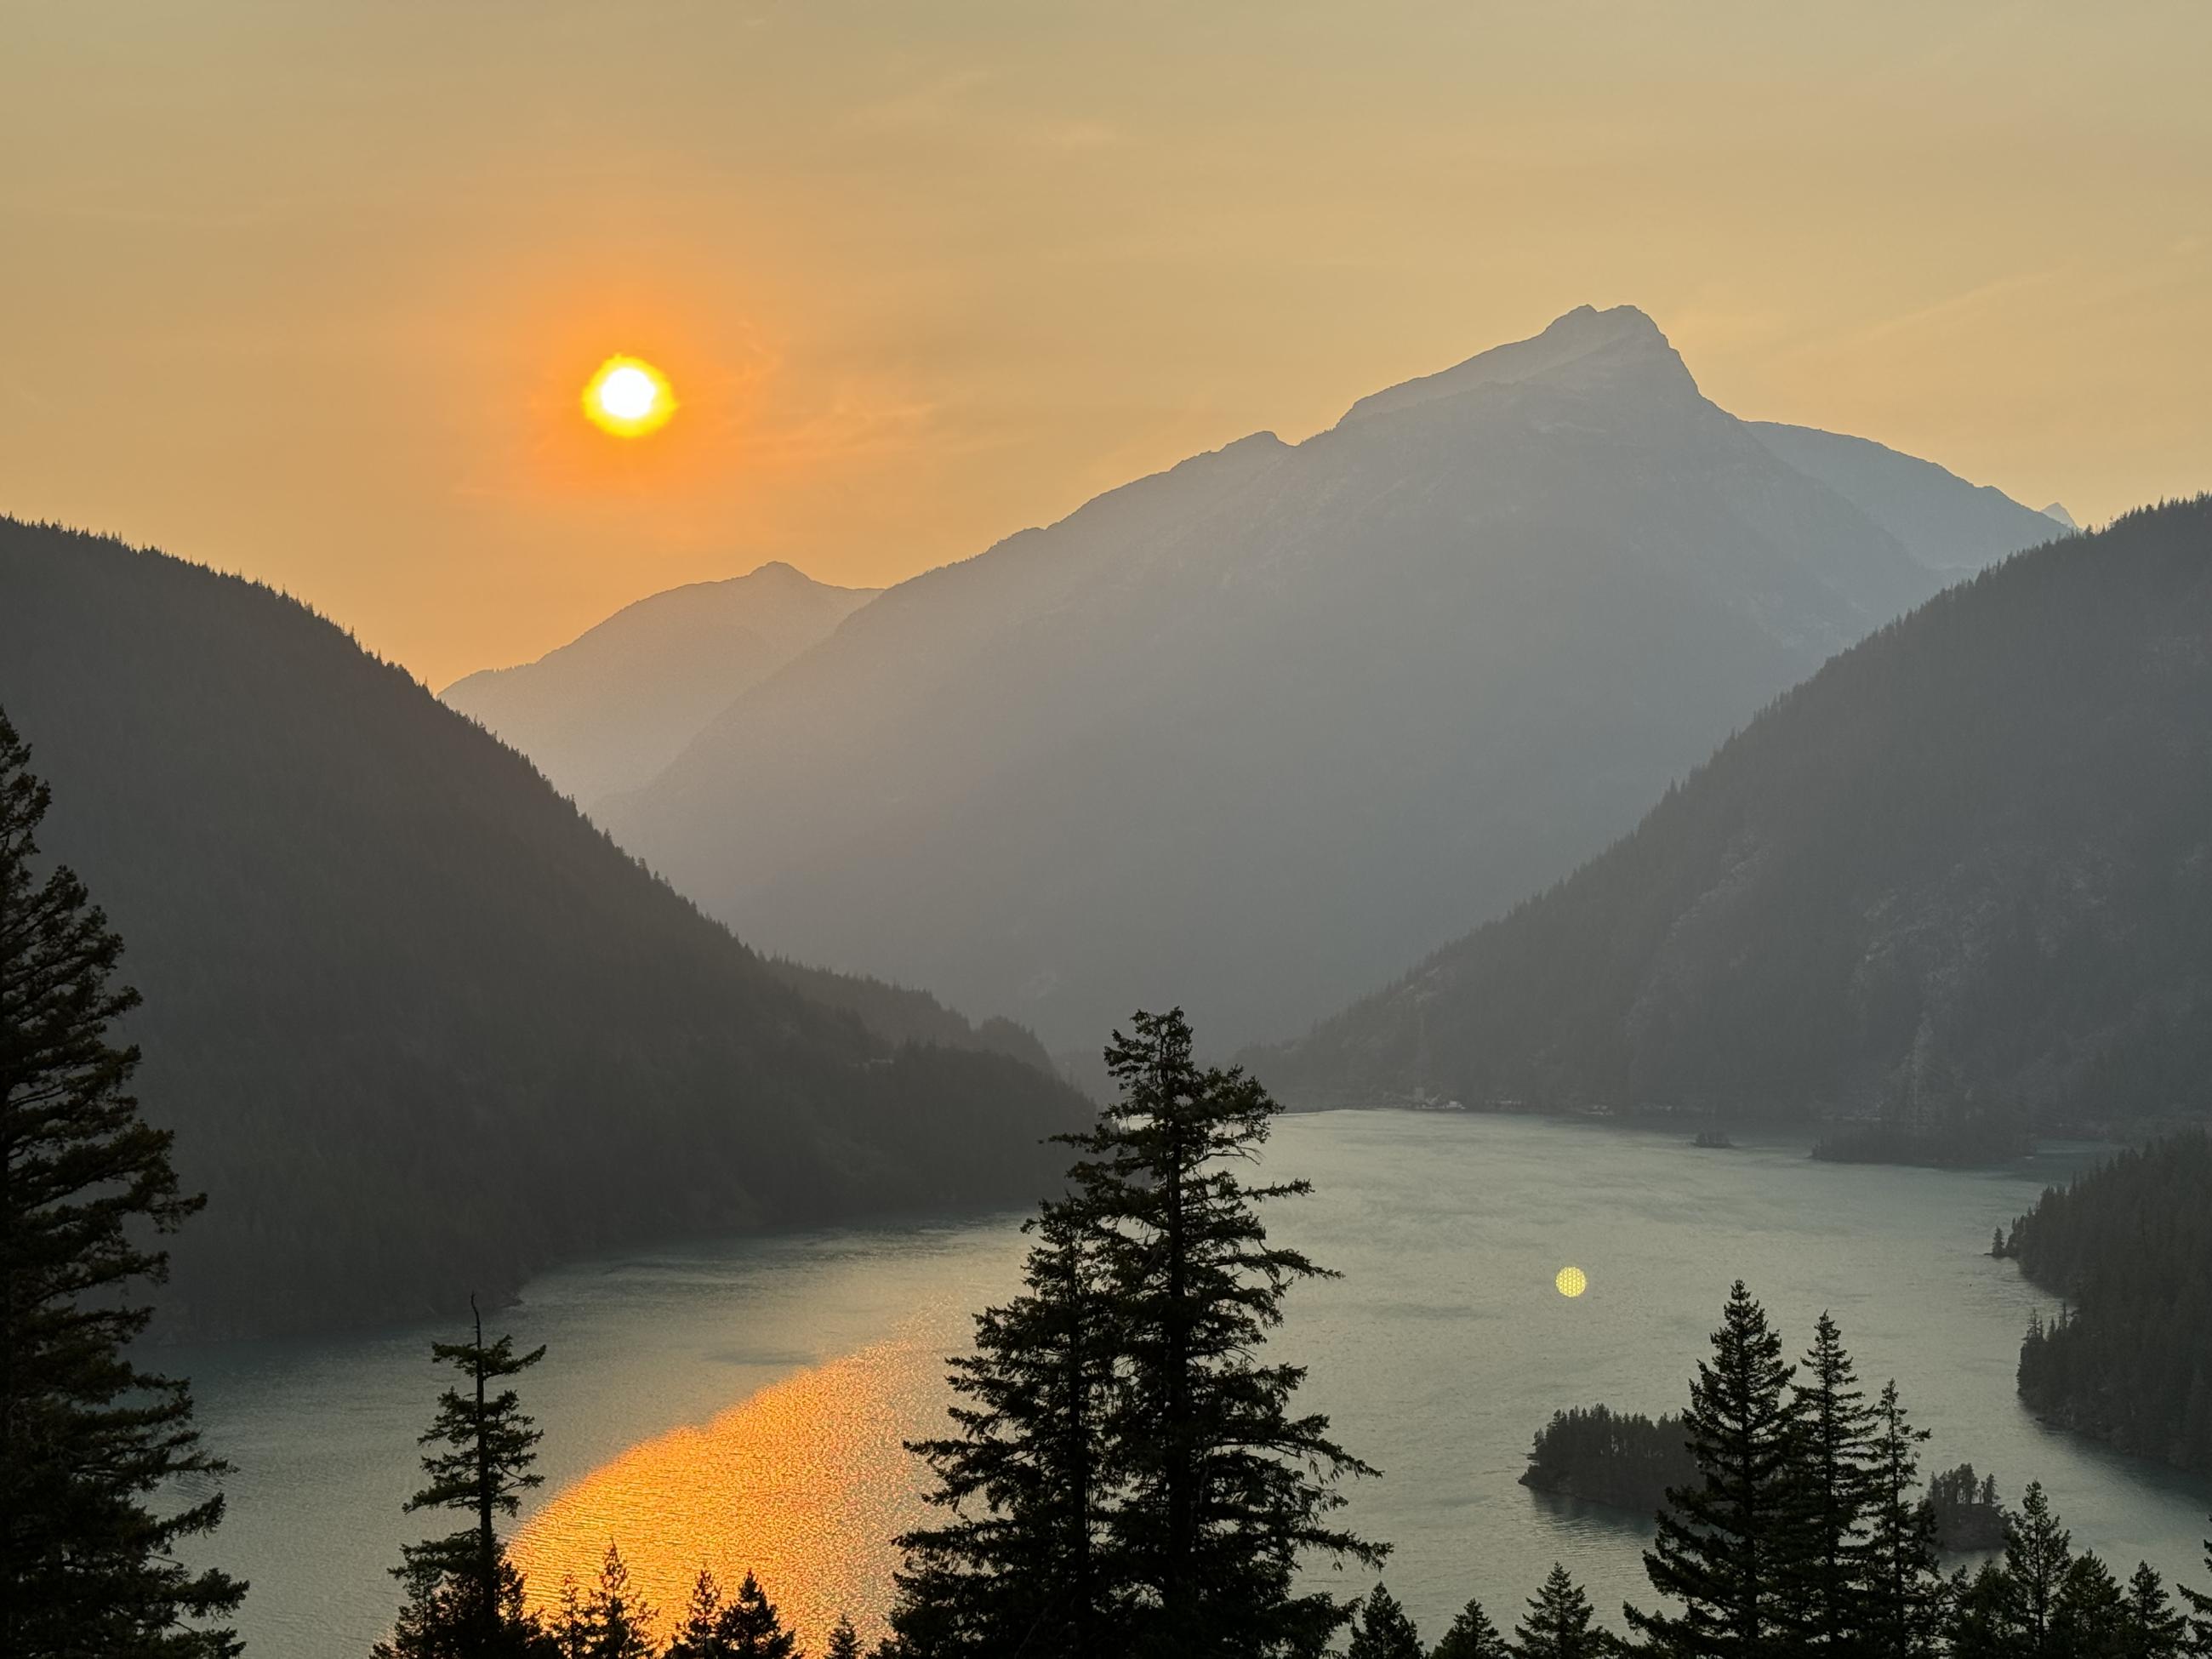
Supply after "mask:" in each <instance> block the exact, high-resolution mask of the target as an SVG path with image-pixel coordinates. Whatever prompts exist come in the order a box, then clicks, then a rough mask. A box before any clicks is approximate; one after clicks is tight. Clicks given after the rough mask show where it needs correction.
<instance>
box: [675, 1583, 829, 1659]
mask: <svg viewBox="0 0 2212 1659" xmlns="http://www.w3.org/2000/svg"><path fill="white" fill-rule="evenodd" d="M840 1628H841V1629H842V1630H844V1631H846V1632H848V1634H849V1633H850V1632H851V1629H852V1626H849V1625H843V1626H840ZM836 1645H837V1644H836V1638H835V1637H834V1636H833V1637H832V1638H830V1651H831V1653H832V1655H835V1653H836ZM798 1652H799V1638H797V1637H796V1636H794V1635H793V1634H792V1633H791V1632H789V1631H787V1630H786V1629H784V1627H783V1620H782V1618H781V1615H779V1614H778V1613H777V1612H776V1610H775V1603H774V1602H773V1601H769V1599H768V1595H767V1593H766V1592H765V1591H764V1590H763V1589H761V1587H760V1581H759V1580H757V1578H755V1577H753V1576H752V1574H751V1573H750V1572H748V1573H747V1574H746V1575H745V1581H744V1583H742V1584H740V1585H739V1586H738V1594H737V1597H736V1599H735V1600H733V1601H732V1600H725V1599H724V1598H723V1595H722V1587H721V1586H720V1584H718V1583H715V1582H714V1574H713V1573H711V1572H708V1571H707V1570H706V1569H705V1568H703V1567H702V1568H701V1569H700V1571H699V1577H698V1579H697V1581H696V1583H694V1584H693V1585H692V1586H691V1605H690V1607H689V1608H688V1609H687V1610H686V1612H685V1614H684V1623H683V1624H682V1626H679V1627H678V1630H677V1632H676V1638H675V1640H674V1641H673V1642H671V1644H669V1649H668V1652H667V1654H666V1656H665V1659H796V1656H797V1655H798Z"/></svg>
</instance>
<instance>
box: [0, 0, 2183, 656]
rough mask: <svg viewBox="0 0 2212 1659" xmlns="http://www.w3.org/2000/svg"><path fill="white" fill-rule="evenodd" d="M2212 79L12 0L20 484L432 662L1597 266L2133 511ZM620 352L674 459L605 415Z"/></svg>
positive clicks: (1353, 8) (612, 14)
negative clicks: (597, 418) (596, 406)
mask: <svg viewBox="0 0 2212 1659" xmlns="http://www.w3.org/2000/svg"><path fill="white" fill-rule="evenodd" d="M2208 66H2212V4H2207V3H2203V0H2173V3H2169V4H2105V5H2099V6H2087V5H2081V4H2079V3H2073V0H2068V3H2051V4H2025V3H2014V4H1996V3H1970V0H1942V3H1936V4H1929V3H1927V0H1914V3H1910V4H1879V3H1864V0H1854V3H1850V4H1847V5H1845V4H1839V5H1825V6H1822V5H1794V4H1777V3H1775V0H1756V3H1741V4H1738V3H1714V0H1649V3H1614V4H1603V5H1601V4H1578V3H1574V0H1542V3H1531V4H1525V5H1524V4H1491V3H1480V0H1450V3H1434V4H1391V3H1383V0H1358V3H1352V0H1341V3H1326V4H1322V3H1299V0H1269V3H1254V4H1242V3H1218V0H1179V3H1174V4H1158V5H1155V4H1150V3H1142V0H1114V3H1110V4H1099V5H1091V4H1087V3H1075V0H1008V3H1004V4H980V3H964V0H903V3H878V4H867V5H863V4H848V3H840V0H803V3H798V0H795V3H792V4H788V5H778V4H767V3H744V0H689V3H686V0H638V3H624V4H610V3H604V0H599V3H592V4H588V5H586V4H573V5H568V4H558V3H551V0H513V3H489V0H436V3H432V0H373V3H370V0H364V3H359V4H354V3H338V0H304V3H303V0H268V3H249V0H196V3H191V4H185V3H181V0H139V3H131V4H121V3H103V0H59V3H53V4H50V5H49V4H31V3H23V0H0V511H5V512H9V513H15V514H17V515H20V516H30V517H51V518H58V519H62V520H68V521H70V522H73V523H77V524H82V525H86V526H93V527H96V528H100V529H106V530H112V531H114V532H118V533H120V534H122V535H125V536H126V537H128V538H131V539H134V540H139V541H149V542H153V543H155V544H158V545H161V546H162V547H165V548H167V549H168V550H171V551H173V552H176V553H179V554H183V555H185V556H189V557H192V558H195V559H198V560H202V561H204V562H209V563H211V564H216V565H218V566H221V567H223V568H233V569H240V570H243V571H246V572H247V573H249V574H252V575H256V576H259V577H262V578H264V579H266V580H270V581H271V582H274V583H276V584H278V585H280V586H284V587H287V588H289V590H291V591H292V592H295V593H298V594H300V595H301V596H302V597H304V598H306V599H309V600H311V601H312V602H313V603H314V604H315V605H317V606H319V608H321V609H322V610H324V611H327V612H329V613H330V614H331V615H333V616H335V617H337V618H338V619H339V620H340V621H342V622H343V623H346V624H348V625H349V626H350V627H352V628H353V629H355V630H356V632H357V633H358V634H359V635H360V636H361V638H362V641H364V642H365V643H367V644H368V645H370V646H372V647H375V648H377V649H379V650H380V651H382V652H384V653H386V654H389V655H393V656H397V657H398V658H399V659H401V660H403V661H404V662H405V663H406V664H407V665H409V666H410V667H411V668H413V669H414V670H415V671H416V672H417V673H419V674H421V675H422V676H423V677H425V678H428V680H430V681H431V682H432V683H433V684H439V685H442V684H445V683H446V682H447V680H449V679H451V678H453V677H454V676H456V675H458V674H459V673H461V672H464V671H467V670H470V669H472V668H477V667H480V666H483V665H487V664H493V663H502V662H508V661H513V660H516V659H522V658H526V657H531V656H534V655H536V654H538V653H540V652H542V651H544V650H545V649H547V648H548V647H551V646H553V645H555V644H557V643H558V642H560V641H562V640H563V639H565V638H567V637H568V636H569V635H573V634H574V633H575V632H576V631H578V630H579V629H581V628H583V627H585V626H587V625H588V624H589V623H592V622H593V621H596V620H597V619H598V618H599V617H601V616H603V615H605V613H606V612H608V611H611V610H612V609H614V608H615V607H616V606H617V605H621V604H623V603H625V602H627V601H628V600H629V599H635V598H637V597H639V596H641V595H642V594H645V593H647V592H653V591H654V590H656V589H659V588H662V587H665V586H671V585H672V584H675V583H677V582H681V581H687V580H699V579H702V578H707V577H714V576H720V575H727V574H736V573H738V572H740V571H743V570H745V569H749V568H751V567H752V566H753V565H755V564H757V563H758V562H761V561H762V560H763V559H766V558H769V557H785V558H788V559H790V560H792V561H793V562H794V563H797V564H798V565H799V566H800V567H801V568H805V569H806V570H808V571H810V572H811V573H812V574H816V575H817V576H819V577H822V578H823V579H824V580H835V581H843V582H851V583H882V582H888V581H892V580H896V579H898V578H900V577H902V576H905V575H908V574H912V573H913V572H915V571H916V570H919V569H921V568H926V567H927V566H929V565H932V564H936V563H940V562H944V561H945V560H947V559H949V558H954V557H958V556H963V555H965V554H968V553H970V552H974V551H975V550H979V549H981V547H982V546H984V545H985V544H987V543H989V542H990V541H992V540H994V539H995V538H997V537H999V536H1001V535H1003V534H1006V532H1010V531H1012V530H1015V529H1017V528H1019V527H1020V526H1024V525H1027V524H1032V523H1038V522H1042V521H1045V520H1050V519H1052V518H1055V517H1057V516H1059V515H1060V514H1061V513H1064V512H1066V511H1067V510H1068V509H1069V508H1071V507H1074V506H1075V505H1077V504H1078V503H1079V502H1080V501H1082V500H1083V499H1084V498H1085V497H1086V496H1088V495H1092V494H1094V493H1096V492H1097V490H1099V489H1103V488H1107V487H1109V486H1111V485H1113V484H1115V483H1120V482H1121V481H1123V480H1124V479H1126V478H1127V477H1132V476H1133V475H1136V474H1139V473H1141V472H1144V471H1152V470H1155V469H1157V468H1158V467H1160V466H1162V465H1166V464H1168V463H1170V462H1172V461H1174V460H1176V459H1179V458H1181V457H1182V456H1183V455H1186V454H1188V453H1192V452H1194V451H1195V450H1199V449H1203V448H1210V447H1215V446H1218V445H1219V444H1221V443H1223V442H1225V441H1228V440H1230V439H1232V438H1235V437H1237V436H1239V435H1242V434H1243V433H1246V432H1249V431H1252V430H1255V429H1257V428H1262V427H1266V428H1273V429H1274V430H1276V431H1278V432H1279V433H1281V434H1282V435H1284V436H1285V437H1286V438H1291V439H1297V438H1301V437H1304V436H1305V435H1308V434H1309V433H1310V432H1312V431H1314V430H1316V429H1317V428H1321V427H1323V426H1326V425H1328V424H1329V423H1330V422H1333V421H1334V419H1335V417H1336V416H1337V415H1338V414H1339V413H1340V411H1341V410H1343V409H1344V407H1345V406H1346V405H1347V404H1350V403H1351V402H1352V400H1353V399H1354V398H1358V397H1359V396H1361V395H1362V394H1364V393H1366V392H1371V391H1373V390H1375V389H1376V388H1377V387H1380V386H1385V385H1388V384H1390V383H1391V382H1393V381H1395V380H1403V379H1405V378H1407V377H1408V376H1411V375H1413V374H1423V373H1426V372H1428V371H1431V370H1433V369H1436V368H1442V367H1443V366H1444V365H1446V364H1448V363H1450V362H1455V361H1457V360H1458V359H1460V358H1462V357H1465V356H1468V355H1470V354H1472V353H1473V352H1474V351H1476V350H1479V349H1482V348H1484V347H1486V346H1488V345H1492V344H1494V343H1497V342H1498V341H1500V340H1503V339H1508V338H1513V337H1519V336H1521V335H1525V334H1528V333H1531V332H1533V331H1535V330H1536V329H1538V328H1540V327H1541V326H1542V325H1543V324H1544V323H1545V322H1547V320H1548V319H1550V318H1551V317H1553V315H1554V314H1556V313H1559V312H1561V311H1565V310H1566V309H1568V308H1570V307H1572V306H1575V305H1577V304H1579V303H1582V302H1583V301H1590V302H1594V303H1596V304H1599V305H1607V304H1614V303H1619V302H1621V301H1628V302H1632V303H1634V304H1637V305H1640V306H1642V307H1644V309H1645V310H1647V311H1649V312H1650V313H1652V314H1653V315H1654V316H1655V317H1656V319H1658V320H1659V323H1660V325H1661V326H1662V327H1663V328H1664V329H1665V330H1666V331H1668V334H1669V335H1670V337H1672V338H1673V339H1674V343H1675V344H1676V345H1677V346H1678V347H1679V348H1680V349H1681V351H1682V353H1683V355H1684V356H1686V359H1687V360H1688V362H1689V363H1690V366H1691V368H1692V370H1693V372H1695V374H1697V375H1698V377H1699V381H1700V383H1701V384H1702V386H1704V388H1705V391H1706V392H1708V393H1709V394H1710V395H1711V396H1712V397H1713V398H1716V399H1717V400H1718V401H1719V402H1720V403H1722V404H1723V405H1725V406H1727V407H1729V408H1730V409H1733V410H1736V411H1737V412H1738V413H1740V414H1744V415H1748V416H1765V417H1772V418H1779V419H1785V420H1791V421H1799V422H1807V423H1809V424H1814V425H1820V426H1825V427H1829V428H1835V429H1839V430H1844V431H1851V432H1857V433H1861V434H1863V435H1867V436H1870V437H1874V438H1878V439H1880V440H1881V441H1884V442H1887V443H1890V444H1893V445H1895V446H1897V447H1900V448H1904V449H1907V450H1910V451H1912V452H1913V453H1918V454H1923V455H1926V456H1928V457H1929V458H1930V459H1936V460H1940V461H1942V462H1943V463H1944V464H1945V465H1948V466H1950V467H1952V468H1953V469H1954V470H1955V471H1960V472H1962V473H1964V474H1965V475H1966V476H1967V477H1971V478H1973V479H1975V480H1976V481H1978V482H1981V483H1995V484H1996V485H1998V486H2000V487H2001V488H2002V489H2006V490H2008V491H2009V492H2011V493H2012V494H2014V495H2017V496H2019V497H2021V499H2022V500H2024V501H2027V502H2028V503H2029V504H2030V505H2031V506H2038V507H2039V506H2041V505H2042V504H2043V503H2044V502H2045V501H2049V500H2051V498H2052V497H2054V496H2055V497H2058V498H2060V499H2063V501H2065V502H2066V503H2067V505H2068V506H2069V507H2072V508H2073V509H2074V511H2075V513H2076V514H2077V515H2079V516H2081V517H2083V518H2085V519H2101V518H2104V517H2106V516H2109V515H2110V514H2112V513H2114V512H2116V511H2118V510H2120V509H2122V508H2124V507H2127V506H2129V505H2130V504H2133V503H2135V502H2137V501H2142V500H2145V499H2148V498H2152V497H2155V496H2158V495H2172V494H2178V493H2182V492H2193V491H2195V490H2198V489H2204V488H2207V487H2208V486H2212V97H2208V95H2207V94H2206V90H2205V88H2206V76H2207V73H2208ZM617 351H621V352H629V353H634V354H636V355H638V356H644V357H647V358H648V359H651V360H653V361H655V362H659V364H660V365H661V366H662V367H663V368H665V369H666V371H667V372H668V374H669V375H670V377H671V380H672V381H673V382H674V385H675V387H676V390H677V392H678V396H679V398H682V400H683V403H684V408H683V410H681V412H680V413H679V414H678V416H677V417H676V419H675V420H674V421H672V422H671V423H670V424H669V425H668V426H667V427H666V428H665V429H663V430H662V431H661V432H660V433H659V435H656V436H654V437H653V438H650V439H646V440H641V441H633V442H629V443H625V442H623V441H621V440H618V439H615V438H611V437H609V436H607V435H605V434H602V433H599V432H598V431H597V430H596V429H594V428H591V427H589V426H588V425H586V423H585V422H583V420H582V419H581V417H580V413H579V411H578V409H577V405H576V401H575V400H576V393H577V391H578V389H579V388H580V386H581V385H582V383H583V382H584V380H585V379H586V377H587V376H588V375H589V374H590V373H591V372H592V369H593V368H594V367H595V366H596V365H597V364H598V363H599V362H600V361H601V360H602V359H603V358H605V356H608V355H609V354H611V353H614V352H617Z"/></svg>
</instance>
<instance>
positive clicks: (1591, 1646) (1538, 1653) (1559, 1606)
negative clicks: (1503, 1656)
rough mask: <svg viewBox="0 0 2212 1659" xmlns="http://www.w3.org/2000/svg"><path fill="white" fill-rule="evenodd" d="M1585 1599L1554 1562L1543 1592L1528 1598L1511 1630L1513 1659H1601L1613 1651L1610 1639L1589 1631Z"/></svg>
mask: <svg viewBox="0 0 2212 1659" xmlns="http://www.w3.org/2000/svg"><path fill="white" fill-rule="evenodd" d="M1590 1612H1591V1609H1590V1604H1589V1596H1587V1595H1584V1594H1583V1588H1582V1586H1581V1585H1579V1584H1577V1583H1575V1581H1574V1579H1573V1578H1572V1577H1570V1576H1569V1574H1568V1572H1567V1570H1566V1568H1565V1567H1564V1566H1562V1565H1559V1563H1558V1562H1556V1561H1554V1562H1553V1564H1552V1571H1551V1573H1550V1575H1549V1576H1548V1577H1547V1578H1546V1579H1545V1580H1544V1583H1543V1588H1542V1589H1539V1590H1538V1591H1537V1592H1536V1594H1535V1595H1532V1596H1530V1597H1529V1598H1528V1613H1526V1614H1524V1615H1523V1616H1522V1620H1521V1622H1520V1623H1519V1624H1518V1625H1516V1626H1514V1630H1513V1651H1514V1654H1515V1656H1516V1659H1601V1656H1604V1655H1607V1654H1610V1653H1611V1652H1612V1651H1613V1638H1611V1637H1609V1636H1607V1634H1606V1633H1605V1632H1603V1631H1601V1630H1593V1629H1591V1628H1590Z"/></svg>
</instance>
